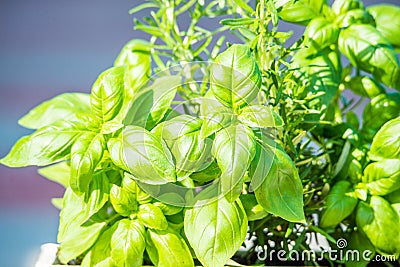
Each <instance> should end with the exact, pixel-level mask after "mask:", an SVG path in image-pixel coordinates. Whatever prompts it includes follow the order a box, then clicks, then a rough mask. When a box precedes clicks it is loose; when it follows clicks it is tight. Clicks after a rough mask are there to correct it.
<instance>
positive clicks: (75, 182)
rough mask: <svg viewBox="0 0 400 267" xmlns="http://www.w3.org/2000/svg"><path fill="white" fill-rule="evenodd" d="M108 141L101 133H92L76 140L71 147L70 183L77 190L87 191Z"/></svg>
mask: <svg viewBox="0 0 400 267" xmlns="http://www.w3.org/2000/svg"><path fill="white" fill-rule="evenodd" d="M105 146H106V142H105V139H104V137H103V135H101V134H96V133H90V134H86V135H83V136H81V137H79V138H78V140H76V141H75V143H74V145H73V146H72V148H71V177H70V180H69V184H70V186H71V188H72V190H74V191H75V192H86V191H87V189H88V186H89V184H90V181H91V179H92V175H93V172H94V170H95V169H96V167H97V165H98V164H99V162H100V160H101V159H102V157H103V151H104V149H105Z"/></svg>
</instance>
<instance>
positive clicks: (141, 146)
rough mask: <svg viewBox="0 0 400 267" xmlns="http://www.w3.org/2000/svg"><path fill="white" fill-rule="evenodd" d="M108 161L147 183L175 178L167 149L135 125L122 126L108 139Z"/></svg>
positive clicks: (168, 180)
mask: <svg viewBox="0 0 400 267" xmlns="http://www.w3.org/2000/svg"><path fill="white" fill-rule="evenodd" d="M108 148H109V151H110V157H111V159H112V161H113V162H114V163H115V164H116V165H117V166H120V167H122V168H124V169H126V170H129V172H130V173H132V175H133V176H134V177H136V178H137V179H138V180H140V181H142V182H145V183H148V184H165V183H168V182H175V180H176V174H175V166H174V165H173V159H172V155H171V152H170V151H169V150H168V149H167V148H166V147H165V144H164V142H163V141H162V140H161V139H159V138H157V136H155V135H154V134H152V133H150V132H148V131H147V130H145V129H143V128H141V127H138V126H128V127H126V128H125V129H124V130H123V131H122V133H121V135H120V137H119V138H113V139H111V140H110V141H109V142H108Z"/></svg>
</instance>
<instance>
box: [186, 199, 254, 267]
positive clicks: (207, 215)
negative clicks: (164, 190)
mask: <svg viewBox="0 0 400 267" xmlns="http://www.w3.org/2000/svg"><path fill="white" fill-rule="evenodd" d="M184 229H185V234H186V237H187V239H188V240H189V243H190V245H191V247H192V248H193V250H194V252H195V253H196V256H197V258H198V259H199V260H200V262H201V263H202V264H203V266H205V267H221V266H224V265H225V263H226V262H227V261H228V259H229V258H230V257H232V256H233V254H234V253H235V252H236V251H237V250H238V249H239V247H240V245H241V244H242V243H243V241H244V239H245V237H246V233H247V216H246V213H245V211H244V209H243V206H242V204H241V202H240V200H239V199H238V200H236V201H235V202H232V203H231V202H229V201H227V200H226V199H225V198H223V197H222V198H219V199H218V200H216V201H214V202H211V203H208V204H207V205H200V203H199V205H198V206H195V207H194V208H192V209H188V210H186V213H185V220H184Z"/></svg>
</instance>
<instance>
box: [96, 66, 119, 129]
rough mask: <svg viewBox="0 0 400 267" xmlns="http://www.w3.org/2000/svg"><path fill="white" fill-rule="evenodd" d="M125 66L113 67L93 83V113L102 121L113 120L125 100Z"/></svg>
mask: <svg viewBox="0 0 400 267" xmlns="http://www.w3.org/2000/svg"><path fill="white" fill-rule="evenodd" d="M125 70H126V68H125V67H124V66H122V67H113V68H110V69H108V70H106V71H104V72H103V73H102V74H100V76H99V78H98V79H97V80H96V82H95V83H94V84H93V87H92V93H91V95H90V102H91V105H92V110H93V113H94V114H95V115H96V116H97V117H98V118H99V119H100V120H101V121H102V122H107V121H110V120H112V119H113V118H114V117H115V116H116V115H117V114H118V112H119V110H120V109H121V106H122V102H123V100H124V88H125V87H124V77H125Z"/></svg>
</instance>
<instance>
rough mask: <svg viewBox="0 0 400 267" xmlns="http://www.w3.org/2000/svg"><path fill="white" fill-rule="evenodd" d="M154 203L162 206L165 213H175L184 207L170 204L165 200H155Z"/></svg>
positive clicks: (158, 206) (159, 206)
mask: <svg viewBox="0 0 400 267" xmlns="http://www.w3.org/2000/svg"><path fill="white" fill-rule="evenodd" d="M167 194H168V193H167ZM171 197H173V196H171ZM182 202H183V201H182ZM153 205H154V206H156V207H157V208H160V209H161V211H162V212H163V214H164V215H175V214H177V213H179V212H181V211H182V207H178V206H173V205H168V204H165V203H163V202H155V203H154V204H153Z"/></svg>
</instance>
